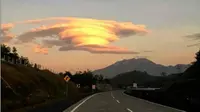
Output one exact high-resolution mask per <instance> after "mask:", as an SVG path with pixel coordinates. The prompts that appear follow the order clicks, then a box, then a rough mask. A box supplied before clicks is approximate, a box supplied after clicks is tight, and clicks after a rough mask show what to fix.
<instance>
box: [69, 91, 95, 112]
mask: <svg viewBox="0 0 200 112" xmlns="http://www.w3.org/2000/svg"><path fill="white" fill-rule="evenodd" d="M95 95H97V94H93V95H92V96H89V97H87V98H86V99H85V100H83V101H82V102H81V103H79V104H78V105H77V106H76V107H75V108H74V109H73V110H71V111H70V112H75V111H76V109H78V107H80V106H81V105H82V104H83V103H85V102H86V101H87V100H89V99H90V98H92V97H93V96H95Z"/></svg>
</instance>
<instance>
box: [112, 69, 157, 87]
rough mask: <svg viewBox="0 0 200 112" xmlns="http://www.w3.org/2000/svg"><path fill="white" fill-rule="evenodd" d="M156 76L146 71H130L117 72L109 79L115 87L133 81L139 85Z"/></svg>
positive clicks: (130, 83)
mask: <svg viewBox="0 0 200 112" xmlns="http://www.w3.org/2000/svg"><path fill="white" fill-rule="evenodd" d="M156 78H157V77H156V76H151V75H149V74H147V73H146V72H140V71H131V72H126V73H122V74H119V75H117V76H115V77H113V78H112V79H111V83H112V85H113V86H115V87H119V86H128V85H132V84H133V83H134V82H136V83H138V84H139V85H141V84H143V83H145V82H148V81H152V80H155V79H156Z"/></svg>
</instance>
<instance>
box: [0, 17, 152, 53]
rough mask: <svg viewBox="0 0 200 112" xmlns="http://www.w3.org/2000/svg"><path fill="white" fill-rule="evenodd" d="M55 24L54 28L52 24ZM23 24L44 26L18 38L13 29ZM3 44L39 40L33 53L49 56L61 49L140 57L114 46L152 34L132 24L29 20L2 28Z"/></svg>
mask: <svg viewBox="0 0 200 112" xmlns="http://www.w3.org/2000/svg"><path fill="white" fill-rule="evenodd" d="M52 21H54V23H53V24H52V23H51V22H52ZM21 24H38V25H40V24H42V25H41V26H38V27H36V28H33V29H30V30H28V31H25V32H23V33H21V34H18V35H13V34H12V33H11V32H10V29H11V28H13V27H14V26H16V25H21ZM1 32H3V33H2V34H3V35H2V39H3V40H4V41H3V42H9V41H10V40H11V39H13V38H15V39H16V40H17V42H16V43H20V44H23V43H31V42H35V40H40V42H39V43H38V45H37V46H35V48H34V51H35V52H39V53H44V54H47V53H48V49H47V48H52V47H54V46H57V47H59V48H58V50H59V51H70V50H81V51H88V52H91V53H110V54H138V52H134V51H130V50H128V49H127V48H121V47H117V46H113V45H111V43H112V42H115V41H119V40H120V39H121V38H125V37H130V36H133V35H144V34H146V33H148V32H149V31H148V30H147V29H146V27H145V25H135V24H133V23H131V22H117V21H111V20H97V19H86V18H71V17H53V18H45V19H35V20H27V21H21V22H14V23H8V24H2V25H1Z"/></svg>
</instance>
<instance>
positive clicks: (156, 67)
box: [93, 58, 190, 78]
mask: <svg viewBox="0 0 200 112" xmlns="http://www.w3.org/2000/svg"><path fill="white" fill-rule="evenodd" d="M189 66H190V65H184V64H177V65H175V66H164V65H161V64H156V63H154V62H152V61H150V60H148V59H146V58H139V59H135V58H133V59H128V60H122V61H118V62H116V63H114V64H112V65H110V66H108V67H105V68H103V69H99V70H95V71H93V73H95V74H102V75H104V76H106V77H109V78H111V77H114V76H116V75H117V74H121V73H125V72H130V71H134V70H136V71H142V72H143V71H146V72H147V73H148V74H150V75H152V76H160V75H161V73H163V72H164V73H166V75H168V74H173V73H180V72H184V71H185V70H186V69H187V68H188V67H189Z"/></svg>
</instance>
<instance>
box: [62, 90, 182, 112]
mask: <svg viewBox="0 0 200 112" xmlns="http://www.w3.org/2000/svg"><path fill="white" fill-rule="evenodd" d="M64 112H184V111H182V110H178V109H174V108H171V107H167V106H163V105H160V104H156V103H152V102H149V101H146V100H143V99H139V98H135V97H132V96H129V95H126V94H124V93H123V91H122V90H116V91H109V92H102V93H97V94H94V95H92V96H89V97H87V98H85V99H83V100H81V101H79V102H78V103H76V104H74V105H72V106H71V107H69V108H68V109H66V110H64Z"/></svg>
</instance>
